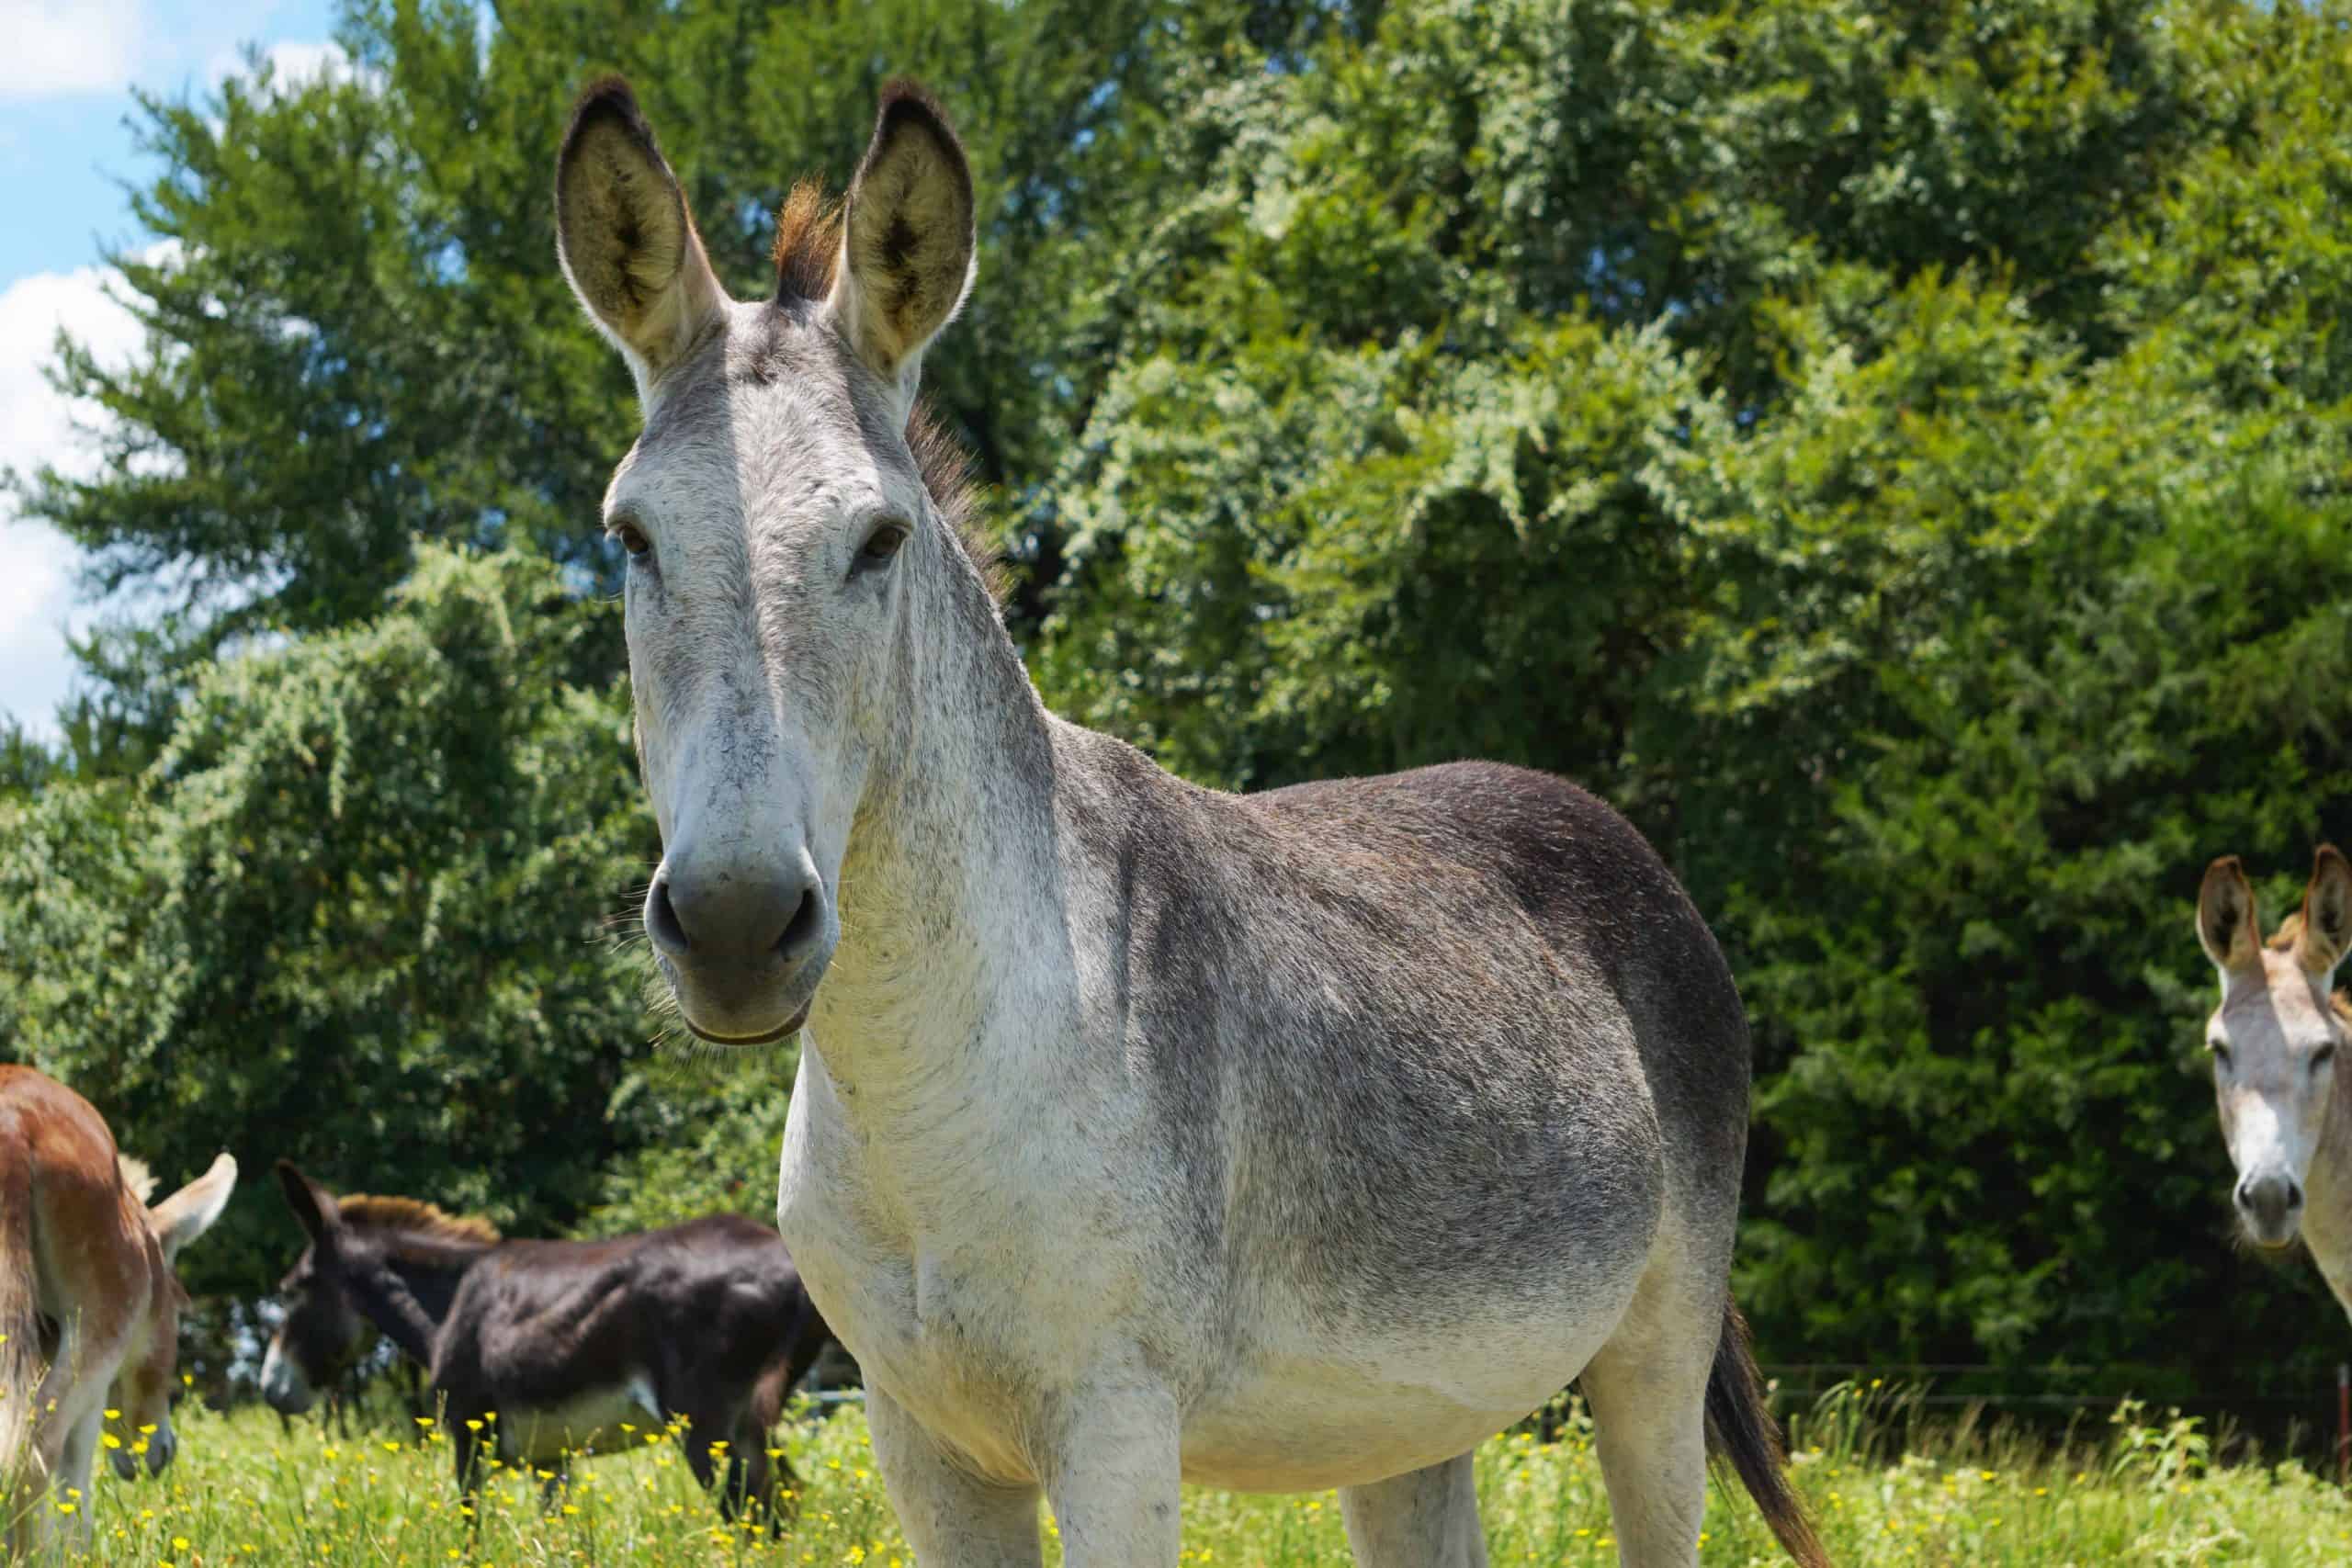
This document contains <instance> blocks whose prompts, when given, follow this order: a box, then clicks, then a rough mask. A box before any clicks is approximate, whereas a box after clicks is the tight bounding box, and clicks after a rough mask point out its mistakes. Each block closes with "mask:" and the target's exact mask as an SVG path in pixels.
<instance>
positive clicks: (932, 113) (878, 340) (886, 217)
mask: <svg viewBox="0 0 2352 1568" xmlns="http://www.w3.org/2000/svg"><path fill="white" fill-rule="evenodd" d="M973 214H974V207H973V202H972V170H971V165H970V164H968V163H967V162H966V161H965V158H964V144H963V143H962V142H960V141H956V132H955V131H954V130H950V129H949V128H948V124H947V117H946V115H945V114H944V113H943V112H942V111H941V109H940V107H939V106H938V104H936V103H934V102H933V100H932V96H931V95H930V94H928V93H926V92H924V91H923V90H922V88H921V87H919V86H917V85H914V84H913V83H911V82H893V83H891V84H890V85H888V86H887V87H885V88H884V89H883V90H882V112H881V114H880V115H879V116H878V117H877V118H876V120H875V123H874V140H873V141H872V142H871V143H869V144H868V145H867V147H866V149H865V162H863V163H861V164H858V166H857V175H856V178H855V179H854V180H853V181H852V182H851V185H850V187H849V201H848V209H847V212H846V214H845V216H844V218H843V220H842V254H841V261H840V264H839V265H837V266H836V267H835V268H834V271H833V291H832V294H831V297H830V299H829V300H828V303H829V305H830V306H831V310H832V314H833V318H834V320H835V321H837V322H839V323H840V326H841V329H842V335H844V336H845V337H847V338H848V339H849V342H850V345H851V346H852V347H853V348H854V349H855V350H856V351H857V355H858V357H859V358H861V359H863V360H865V363H866V364H867V366H868V367H871V368H872V369H873V370H874V372H875V374H876V375H878V376H880V377H881V378H883V379H884V380H886V381H888V382H890V383H892V384H893V385H894V386H896V387H897V388H898V389H899V391H900V393H901V394H902V395H904V396H905V397H907V398H908V399H909V400H910V401H911V400H912V397H913V393H914V379H915V371H916V369H917V367H918V366H919V364H920V362H921V359H922V351H923V349H924V347H925V346H926V345H928V344H930V342H931V340H932V339H933V338H934V337H937V336H938V335H939V333H940V329H941V328H943V327H944V326H946V325H947V323H948V322H949V321H953V320H955V317H956V311H957V310H961V309H963V305H964V297H965V295H966V294H967V293H968V292H969V291H970V289H971V287H972V274H973V270H974V268H975V266H976V265H977V260H976V256H977V242H976V239H975V236H974V230H973Z"/></svg>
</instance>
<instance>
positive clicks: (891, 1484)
mask: <svg viewBox="0 0 2352 1568" xmlns="http://www.w3.org/2000/svg"><path fill="white" fill-rule="evenodd" d="M865 1420H866V1426H867V1428H868V1430H869V1431H870V1432H871V1434H872V1436H873V1440H874V1463H875V1467H876V1469H878V1470H879V1471H881V1472H882V1483H883V1486H884V1488H885V1489H886V1490H887V1491H888V1493H889V1495H890V1506H891V1508H892V1510H893V1511H895V1512H896V1513H897V1514H898V1516H899V1530H900V1532H901V1533H902V1534H904V1535H905V1536H906V1538H907V1544H908V1545H909V1546H910V1547H912V1548H914V1558H915V1562H917V1563H919V1564H921V1568H1039V1563H1040V1562H1041V1561H1042V1559H1041V1558H1040V1556H1039V1553H1038V1545H1037V1488H1035V1487H1034V1486H998V1485H993V1484H991V1483H989V1482H985V1481H982V1480H981V1479H980V1478H979V1477H978V1476H976V1475H974V1474H972V1472H970V1471H968V1470H966V1469H965V1468H964V1467H963V1466H961V1465H959V1464H957V1463H956V1461H954V1460H952V1459H950V1458H948V1457H947V1455H946V1454H944V1453H943V1452H941V1451H940V1449H939V1445H938V1444H937V1443H935V1442H933V1440H932V1437H931V1434H930V1433H928V1432H926V1431H924V1430H923V1429H922V1427H921V1426H919V1425H918V1424H917V1423H916V1421H915V1419H914V1417H913V1416H909V1415H908V1414H907V1413H906V1412H905V1411H904V1410H902V1409H900V1408H899V1404H898V1402H897V1401H895V1400H893V1399H892V1398H891V1397H890V1396H889V1395H888V1394H886V1393H883V1392H882V1391H881V1390H880V1389H878V1388H876V1386H874V1384H872V1383H870V1382H869V1383H867V1384H866V1385H865ZM1072 1568H1080V1565H1079V1564H1078V1563H1077V1562H1075V1560H1072Z"/></svg>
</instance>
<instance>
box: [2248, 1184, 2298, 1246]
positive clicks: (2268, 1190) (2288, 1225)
mask: <svg viewBox="0 0 2352 1568" xmlns="http://www.w3.org/2000/svg"><path fill="white" fill-rule="evenodd" d="M2237 1206H2238V1222H2239V1224H2243V1225H2244V1226H2245V1233H2246V1235H2247V1236H2248V1238H2250V1239H2251V1240H2252V1241H2253V1242H2254V1243H2255V1245H2256V1246H2257V1247H2285V1246H2287V1245H2289V1244H2290V1243H2291V1242H2292V1241H2293V1240H2294V1239H2295V1229H2296V1226H2297V1225H2298V1224H2301V1220H2302V1217H2303V1190H2302V1188H2301V1186H2299V1185H2297V1183H2296V1181H2295V1179H2294V1178H2293V1177H2290V1176H2289V1175H2287V1174H2286V1173H2285V1172H2284V1171H2268V1172H2265V1173H2264V1174H2262V1175H2260V1176H2250V1177H2247V1178H2245V1179H2244V1180H2242V1181H2240V1182H2239V1183H2238V1190H2237Z"/></svg>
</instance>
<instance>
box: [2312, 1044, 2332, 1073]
mask: <svg viewBox="0 0 2352 1568" xmlns="http://www.w3.org/2000/svg"><path fill="white" fill-rule="evenodd" d="M2333 1061H2335V1044H2334V1043H2332V1042H2331V1043H2328V1044H2325V1045H2323V1046H2321V1047H2320V1048H2319V1049H2318V1050H2316V1051H2314V1052H2312V1071H2313V1072H2317V1071H2319V1070H2320V1069H2321V1068H2322V1067H2324V1066H2327V1065H2328V1064H2329V1063H2330V1062H2333Z"/></svg>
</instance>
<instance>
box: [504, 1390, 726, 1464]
mask: <svg viewBox="0 0 2352 1568" xmlns="http://www.w3.org/2000/svg"><path fill="white" fill-rule="evenodd" d="M499 1422H500V1433H499V1436H500V1442H501V1447H502V1448H503V1450H505V1457H506V1458H507V1459H509V1460H514V1461H523V1460H530V1461H537V1462H540V1463H545V1462H546V1461H550V1460H554V1459H559V1458H560V1457H562V1456H563V1455H564V1454H567V1453H573V1454H581V1453H588V1454H595V1453H616V1452H618V1451H619V1450H622V1449H625V1448H628V1447H631V1446H633V1445H636V1444H639V1443H642V1442H643V1441H644V1440H645V1436H646V1434H647V1433H648V1432H649V1431H650V1432H652V1433H656V1434H658V1433H659V1432H660V1431H661V1427H662V1409H661V1404H660V1403H659V1401H657V1400H656V1399H655V1398H654V1396H653V1384H652V1382H651V1381H650V1379H648V1378H647V1377H646V1376H645V1374H644V1373H643V1372H638V1373H635V1374H633V1375H632V1376H630V1377H629V1378H628V1379H627V1380H626V1381H624V1382H617V1383H615V1384H613V1385H611V1386H610V1387H608V1388H589V1389H582V1391H581V1392H580V1393H576V1394H574V1395H572V1396H571V1398H569V1399H566V1400H564V1401H562V1402H561V1403H560V1404H548V1405H542V1406H539V1407H538V1408H536V1409H522V1410H506V1411H503V1412H501V1414H500V1416H499ZM624 1425H627V1426H630V1427H636V1428H638V1430H636V1431H634V1432H624V1431H622V1430H621V1427H623V1426H624ZM719 1435H721V1436H724V1435H726V1434H719Z"/></svg>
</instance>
